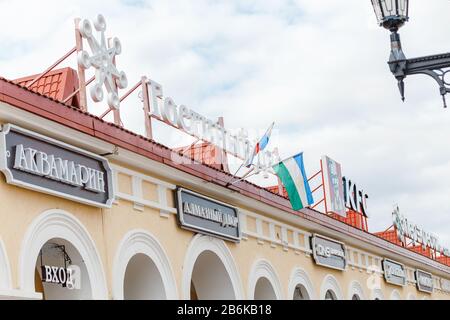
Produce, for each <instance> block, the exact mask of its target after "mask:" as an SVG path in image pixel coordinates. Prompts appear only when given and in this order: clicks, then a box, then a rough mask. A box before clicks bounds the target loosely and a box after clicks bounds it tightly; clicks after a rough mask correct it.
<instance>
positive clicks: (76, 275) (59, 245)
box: [34, 238, 92, 300]
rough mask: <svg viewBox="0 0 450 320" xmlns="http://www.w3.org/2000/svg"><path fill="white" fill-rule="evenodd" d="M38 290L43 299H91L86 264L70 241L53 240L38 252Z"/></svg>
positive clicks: (35, 282) (90, 287) (35, 276)
mask: <svg viewBox="0 0 450 320" xmlns="http://www.w3.org/2000/svg"><path fill="white" fill-rule="evenodd" d="M34 285H35V291H36V292H40V293H42V297H43V299H44V300H86V299H92V286H91V280H90V278H89V274H88V271H87V268H86V264H85V262H84V260H83V258H82V257H81V255H80V253H79V252H78V250H77V249H76V248H75V246H73V245H72V244H71V243H70V242H69V241H67V240H64V239H60V238H53V239H50V240H49V241H47V242H46V243H45V244H44V245H43V246H42V247H41V250H40V252H39V255H38V257H37V259H36V267H35V270H34Z"/></svg>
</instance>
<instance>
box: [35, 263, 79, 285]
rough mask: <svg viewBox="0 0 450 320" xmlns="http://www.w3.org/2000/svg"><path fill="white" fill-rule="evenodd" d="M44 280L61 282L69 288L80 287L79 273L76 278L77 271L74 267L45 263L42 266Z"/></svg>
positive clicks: (60, 283) (55, 282)
mask: <svg viewBox="0 0 450 320" xmlns="http://www.w3.org/2000/svg"><path fill="white" fill-rule="evenodd" d="M41 273H42V282H47V283H54V284H59V285H61V286H62V287H65V288H67V289H80V283H81V281H80V279H79V274H78V275H77V278H78V279H75V278H76V277H75V275H74V273H75V271H74V269H73V268H72V267H69V268H63V267H55V266H48V265H43V266H41Z"/></svg>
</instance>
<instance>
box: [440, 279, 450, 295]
mask: <svg viewBox="0 0 450 320" xmlns="http://www.w3.org/2000/svg"><path fill="white" fill-rule="evenodd" d="M441 290H442V291H445V292H447V293H450V280H447V279H441Z"/></svg>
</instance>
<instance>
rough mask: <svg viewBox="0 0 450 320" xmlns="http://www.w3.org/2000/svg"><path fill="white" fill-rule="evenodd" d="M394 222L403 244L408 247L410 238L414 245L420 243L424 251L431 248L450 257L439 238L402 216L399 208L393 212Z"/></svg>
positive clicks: (449, 252)
mask: <svg viewBox="0 0 450 320" xmlns="http://www.w3.org/2000/svg"><path fill="white" fill-rule="evenodd" d="M392 221H393V223H394V227H395V229H396V230H397V237H398V240H399V241H400V242H402V243H403V244H405V245H406V244H407V241H406V238H409V239H411V240H412V241H413V243H420V244H421V245H422V247H423V248H424V249H425V248H426V247H429V248H431V249H433V250H436V251H437V252H439V253H441V254H442V255H444V256H446V257H450V250H449V249H448V248H445V247H443V246H442V245H441V244H440V242H439V239H438V237H436V236H435V235H433V234H432V233H430V232H427V231H425V230H424V229H423V228H421V227H419V226H418V225H416V224H414V223H411V222H410V221H409V220H408V219H407V218H406V217H405V216H404V215H402V214H400V210H399V208H398V206H397V207H395V209H394V211H393V212H392Z"/></svg>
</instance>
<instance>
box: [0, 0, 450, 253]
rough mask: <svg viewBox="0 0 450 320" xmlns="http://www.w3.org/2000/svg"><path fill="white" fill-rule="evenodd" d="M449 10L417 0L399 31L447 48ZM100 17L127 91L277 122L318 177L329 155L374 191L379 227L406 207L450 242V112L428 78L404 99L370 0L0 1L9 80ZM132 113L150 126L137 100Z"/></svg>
mask: <svg viewBox="0 0 450 320" xmlns="http://www.w3.org/2000/svg"><path fill="white" fill-rule="evenodd" d="M449 9H450V3H449V1H445V0H439V1H433V2H430V1H427V2H425V1H414V2H411V9H410V11H411V20H410V22H409V23H408V24H407V25H406V26H405V27H404V28H403V29H402V30H401V35H402V39H403V46H404V50H405V53H406V54H407V56H408V57H412V56H419V55H427V54H432V53H440V52H441V51H445V50H446V48H447V47H448V41H449V40H447V39H448V37H447V33H446V30H448V28H449V22H448V20H447V19H445V12H448V10H449ZM100 12H101V13H103V14H104V15H105V17H106V19H107V23H108V28H107V30H108V33H109V34H110V35H114V36H118V37H119V38H120V39H121V41H122V46H123V50H122V55H121V56H119V57H118V64H119V65H120V68H121V69H123V70H125V71H126V72H127V74H128V78H129V83H130V85H133V84H134V83H136V82H137V81H138V80H139V79H140V77H141V76H142V75H147V76H149V77H150V78H152V79H154V80H156V81H158V82H159V83H161V84H163V86H164V90H165V93H166V94H167V95H169V96H171V97H173V98H174V100H175V102H177V103H179V104H181V103H182V104H186V105H188V106H190V107H191V108H193V109H195V110H197V111H198V112H200V113H202V114H205V115H207V116H209V117H211V118H214V117H218V116H225V122H226V124H227V126H229V127H231V128H237V127H240V126H245V127H247V128H255V129H259V130H264V129H265V128H266V127H267V126H268V125H269V124H270V123H271V121H273V120H275V121H276V123H277V126H276V129H277V130H278V131H277V132H278V133H279V136H278V138H277V139H276V140H277V142H278V145H279V148H280V151H281V153H282V156H287V155H290V154H293V153H295V152H298V151H301V150H303V151H305V160H306V167H307V169H308V170H309V171H310V172H311V173H313V172H314V171H316V170H317V169H318V167H319V159H320V156H321V155H322V154H329V155H330V156H331V157H333V158H335V160H337V161H339V162H341V164H342V165H343V170H344V173H345V174H346V175H347V176H350V177H351V178H352V179H354V180H355V181H357V182H358V183H359V185H360V186H361V187H363V188H364V190H365V191H367V192H368V194H369V195H370V202H369V205H370V209H371V219H370V221H369V225H370V226H371V229H372V230H373V231H377V230H382V229H384V228H385V227H387V226H388V225H389V223H390V213H391V209H392V205H393V204H395V203H398V204H399V205H400V208H401V211H402V212H403V213H405V214H406V215H408V216H409V217H410V218H411V219H413V220H415V221H416V222H417V223H419V224H422V225H423V226H424V227H425V228H427V229H429V230H431V231H435V232H436V233H438V234H440V236H441V237H442V238H444V239H446V241H447V244H448V245H450V227H448V225H449V224H448V223H444V222H448V221H449V220H450V201H449V200H450V197H449V194H450V185H449V183H448V181H450V165H449V161H450V149H449V148H448V145H449V144H448V137H449V136H450V126H449V125H448V124H449V123H450V114H449V112H448V111H447V110H443V109H442V102H441V98H440V96H439V92H438V88H437V86H436V84H435V83H433V81H432V80H431V79H429V78H426V77H421V76H416V77H409V78H408V79H407V81H406V94H407V101H406V102H405V103H402V102H401V101H400V97H399V93H398V90H397V87H396V82H395V79H394V78H393V77H392V75H391V74H390V72H389V70H388V67H387V65H386V60H387V58H388V55H389V34H388V32H386V31H385V30H382V29H381V28H378V27H377V26H376V22H375V17H374V16H373V12H372V8H371V5H370V1H361V0H346V1H339V0H321V1H311V0H296V1H288V0H286V1H275V0H274V1H269V0H266V1H256V0H254V1H252V0H248V1H237V0H235V1H212V0H209V1H208V0H198V1H189V2H187V1H182V0H172V1H163V0H154V1H144V0H139V1H135V0H127V1H118V0H116V1H85V0H83V1H70V2H69V1H66V2H64V4H63V3H62V2H60V1H51V0H42V1H39V2H36V1H27V2H25V1H16V0H15V1H12V0H9V1H1V2H0V21H2V24H3V25H4V26H6V27H3V28H0V41H1V43H2V47H3V50H2V53H0V70H1V75H2V76H6V77H9V78H15V77H19V76H23V75H26V74H30V73H37V72H39V71H41V70H43V69H45V68H46V67H47V66H48V65H50V64H51V63H52V62H53V61H54V60H55V59H56V58H58V57H59V56H60V55H62V54H63V53H64V52H65V51H67V50H69V49H70V48H71V47H72V46H73V45H74V42H73V41H74V38H73V19H74V18H75V17H76V16H82V17H87V18H93V17H94V16H95V14H97V13H100ZM430 17H434V18H433V21H432V23H430ZM72 63H73V61H72ZM100 109H101V108H97V107H96V112H101V110H100ZM123 117H124V121H125V123H126V125H127V126H128V127H130V128H132V129H133V130H136V131H140V132H142V128H143V127H142V126H143V121H142V114H141V109H140V106H139V104H138V100H137V99H136V98H130V101H129V102H128V103H127V104H125V105H124V106H123ZM272 143H273V142H272Z"/></svg>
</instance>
